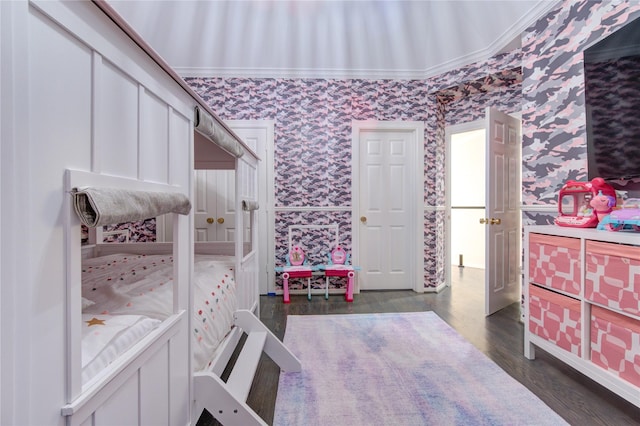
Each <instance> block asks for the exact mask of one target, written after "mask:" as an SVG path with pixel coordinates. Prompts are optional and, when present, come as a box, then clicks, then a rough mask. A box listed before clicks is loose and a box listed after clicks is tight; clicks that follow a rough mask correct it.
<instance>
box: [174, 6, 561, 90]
mask: <svg viewBox="0 0 640 426" xmlns="http://www.w3.org/2000/svg"><path fill="white" fill-rule="evenodd" d="M561 1H562V0H553V1H543V2H540V3H537V4H536V5H535V6H534V7H533V8H532V9H531V10H530V11H529V13H527V14H525V15H524V16H523V17H522V18H521V19H519V20H518V21H516V22H514V23H513V25H511V27H509V29H508V30H507V31H505V32H504V33H503V34H502V35H501V36H500V37H499V38H498V39H496V40H495V41H494V42H493V43H491V44H490V45H489V46H488V47H487V48H485V49H480V50H477V51H475V52H472V53H470V54H468V55H464V56H461V57H458V58H455V59H453V60H450V61H446V62H443V63H440V64H438V65H436V66H433V67H429V68H426V69H404V70H399V69H344V68H343V69H339V68H227V67H180V66H174V67H173V69H174V70H175V71H176V72H177V73H178V75H180V76H181V77H183V78H184V77H220V78H287V79H289V78H290V79H335V80H350V79H364V80H426V79H429V78H431V77H436V76H438V75H441V74H444V73H446V72H449V71H452V70H455V69H459V68H462V67H465V66H467V65H470V64H473V63H475V62H480V61H486V60H487V59H489V58H491V57H492V56H494V55H496V54H499V53H502V52H507V51H510V50H513V49H514V48H519V47H520V41H521V39H520V36H521V34H522V32H523V31H524V30H526V29H527V28H528V27H529V26H531V25H532V24H534V23H535V22H536V21H537V20H538V19H540V18H541V17H542V16H544V15H545V14H546V13H548V12H549V11H550V10H551V9H552V8H554V7H556V6H557V5H558V4H559V3H560V2H561Z"/></svg>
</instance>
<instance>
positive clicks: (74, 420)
mask: <svg viewBox="0 0 640 426" xmlns="http://www.w3.org/2000/svg"><path fill="white" fill-rule="evenodd" d="M0 31H1V33H0V35H1V43H0V67H1V71H2V72H1V73H0V83H1V86H0V94H1V102H2V103H1V104H0V106H1V108H0V112H1V114H2V115H1V117H2V121H1V122H0V131H1V133H2V150H1V151H0V153H1V157H0V160H1V166H2V178H1V179H2V180H1V181H0V184H1V185H2V192H1V202H0V220H1V223H2V227H1V228H0V244H1V245H0V254H1V257H0V259H1V261H0V274H1V277H2V286H1V292H0V319H1V322H0V324H1V326H0V333H1V340H0V382H1V385H0V386H1V387H0V423H1V424H7V425H8V424H16V425H17V424H33V425H36V424H38V425H40V424H43V425H44V424H46V425H60V426H62V425H93V426H100V425H113V424H118V425H138V424H153V425H188V424H195V422H196V421H197V419H198V418H199V416H200V414H201V411H202V409H203V408H206V409H208V410H209V411H210V412H211V414H213V415H214V416H215V417H216V418H218V419H219V420H220V421H221V422H222V423H223V424H243V425H249V424H264V422H263V421H262V419H260V418H259V417H258V416H257V415H256V414H255V413H254V412H253V410H251V409H250V408H249V407H248V406H246V402H245V401H246V396H247V394H248V391H249V388H250V386H251V381H252V379H253V375H254V372H255V368H256V365H257V360H258V359H259V358H260V355H261V353H262V352H263V351H264V352H266V353H267V354H268V355H270V356H271V357H272V358H273V359H274V360H275V361H276V362H277V363H278V365H280V366H281V368H283V369H286V370H289V371H291V370H296V369H299V368H300V363H299V361H298V360H297V359H296V358H295V357H294V356H293V355H292V354H291V353H290V352H289V351H288V350H287V349H286V348H285V347H284V346H283V345H282V344H281V342H279V340H278V339H277V338H275V336H273V334H271V333H270V332H268V330H267V329H266V328H265V327H264V325H262V323H261V322H260V321H259V320H258V319H257V317H256V314H257V313H258V309H259V303H258V301H259V299H258V273H259V272H258V267H257V265H258V263H257V244H255V249H254V250H246V244H244V242H243V241H242V235H241V234H242V233H240V232H239V233H237V234H238V239H239V240H238V241H236V242H235V243H234V244H233V245H232V248H233V251H232V253H231V254H233V255H235V258H236V283H237V285H238V300H239V308H240V309H239V310H238V311H237V312H236V315H235V319H236V326H237V327H235V328H234V332H233V333H231V334H230V337H229V338H228V339H226V341H225V343H224V346H223V347H222V348H221V350H220V351H218V354H219V355H218V357H217V358H216V359H215V360H214V362H213V364H212V370H211V371H207V372H199V373H197V374H194V373H193V371H192V365H191V359H192V348H191V344H190V341H191V333H190V330H191V326H190V324H191V310H192V309H193V308H192V306H193V303H192V295H191V290H190V286H189V282H190V279H191V276H192V274H193V258H194V252H195V251H200V246H198V248H194V247H195V243H194V236H193V234H194V232H193V224H194V220H193V213H191V214H189V215H187V216H181V215H170V217H172V219H171V224H170V225H167V227H168V228H169V229H170V235H171V239H172V242H171V243H169V246H170V249H171V250H172V252H173V255H174V310H173V312H174V313H173V315H171V316H170V317H169V318H168V319H167V320H165V321H164V322H162V324H161V325H160V326H159V327H158V328H157V329H156V330H154V331H153V332H152V333H150V334H149V335H147V336H146V337H145V338H143V339H142V340H141V341H139V342H138V343H137V344H136V345H135V346H134V347H133V348H131V349H130V350H129V351H127V353H126V354H125V355H123V356H121V357H120V358H119V359H118V360H117V361H116V362H114V363H113V365H111V366H110V367H109V368H107V369H106V370H105V371H104V372H103V373H102V374H101V375H100V376H99V377H98V378H97V379H96V380H93V381H91V382H90V383H89V384H88V385H85V386H83V385H82V383H81V367H80V365H81V364H80V357H81V348H80V342H81V334H80V325H81V288H80V284H81V277H80V272H81V258H82V247H81V243H80V222H79V220H78V218H77V217H76V216H75V214H74V213H73V211H72V205H71V196H70V195H69V193H68V192H69V190H70V189H71V188H74V187H76V186H85V185H88V186H115V187H126V188H128V189H139V190H150V191H169V192H180V193H183V194H185V195H187V196H188V197H189V198H190V199H192V200H193V192H194V189H193V175H194V167H203V168H205V167H206V168H214V167H215V168H227V169H234V170H235V171H236V172H235V173H236V212H237V217H236V227H237V228H238V229H244V225H243V222H242V221H243V220H244V219H243V218H244V217H245V216H244V215H243V214H242V210H241V207H240V206H241V202H242V199H257V187H258V185H257V177H256V176H257V174H256V170H257V163H258V158H257V157H256V155H255V153H253V152H252V151H251V150H250V149H249V148H248V147H247V146H246V145H244V144H242V143H241V141H240V143H241V145H242V147H243V149H244V151H245V155H243V156H242V157H240V158H235V157H233V156H231V155H229V154H228V153H227V152H226V151H224V150H223V149H222V148H220V147H218V146H216V145H215V144H214V143H212V142H211V141H208V140H207V139H206V138H204V137H203V136H202V135H201V134H200V133H199V132H197V131H194V108H195V107H196V106H197V107H199V108H201V109H202V110H204V111H207V112H208V113H210V114H211V115H212V116H214V118H215V115H214V114H213V111H211V110H210V108H209V107H207V106H206V104H204V102H203V101H202V100H201V99H200V98H199V97H198V96H197V95H196V94H195V93H194V92H193V91H192V90H191V89H189V88H188V86H187V85H186V83H184V81H183V80H182V79H181V78H180V77H179V76H177V74H176V73H175V72H173V71H172V70H171V68H170V67H169V66H168V65H167V64H166V63H165V62H164V61H163V60H162V59H161V58H160V57H159V56H158V55H157V54H156V53H155V52H154V51H153V50H152V49H151V48H150V47H149V46H148V45H146V43H145V42H144V40H142V39H140V38H139V36H137V34H135V32H133V31H132V30H131V29H130V28H129V27H128V25H127V24H126V22H124V21H123V20H122V19H121V18H120V17H119V16H118V15H117V13H115V12H114V11H113V10H112V9H111V8H110V7H109V6H108V4H104V3H100V2H99V3H92V2H87V1H71V2H58V1H35V0H33V1H22V2H0ZM185 48H188V47H185ZM216 120H217V121H218V123H219V124H220V125H221V126H223V127H224V128H225V129H226V130H227V131H228V133H229V134H230V135H232V136H233V137H234V138H236V139H237V140H238V141H239V139H238V138H237V137H236V136H235V135H234V134H233V132H231V131H230V130H229V129H228V127H226V126H225V125H224V124H223V123H222V122H221V121H219V120H218V119H217V118H216ZM253 225H255V223H254V224H253ZM251 229H252V241H257V238H258V234H257V229H256V227H255V226H252V227H251ZM131 247H133V246H131ZM152 247H154V248H152ZM104 249H105V248H104V247H99V248H98V247H96V248H95V250H104ZM145 249H147V250H158V249H160V250H167V247H166V246H165V247H161V246H160V245H158V246H154V244H149V243H147V244H146V245H145ZM205 249H209V250H211V251H212V252H215V253H218V254H223V253H225V251H226V252H227V253H228V252H230V251H231V250H230V247H229V245H226V247H225V245H224V244H223V245H217V246H216V245H215V244H209V245H204V246H203V250H205ZM119 250H120V251H121V250H122V247H119ZM243 332H245V333H247V335H248V337H247V341H246V343H245V345H244V349H243V351H242V353H241V354H240V356H239V358H238V361H237V362H236V366H239V367H236V368H234V372H232V373H231V378H230V379H229V380H228V381H227V383H224V382H222V381H221V380H220V379H219V374H221V372H222V370H223V369H224V367H225V366H226V363H227V361H228V359H229V357H230V356H231V354H232V353H233V351H234V350H235V348H236V345H237V342H238V341H239V339H240V337H241V335H242V333H243Z"/></svg>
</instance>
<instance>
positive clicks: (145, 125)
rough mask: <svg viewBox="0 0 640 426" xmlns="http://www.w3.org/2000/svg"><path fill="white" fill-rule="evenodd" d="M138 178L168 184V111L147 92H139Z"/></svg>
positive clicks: (165, 106)
mask: <svg viewBox="0 0 640 426" xmlns="http://www.w3.org/2000/svg"><path fill="white" fill-rule="evenodd" d="M140 98H141V99H140V126H141V128H140V152H139V155H140V175H139V176H140V178H141V179H143V180H146V181H150V182H158V183H168V182H169V109H168V107H167V104H166V103H165V102H163V101H161V100H160V99H158V98H157V97H156V96H154V95H152V94H150V93H149V92H147V91H145V90H142V91H140Z"/></svg>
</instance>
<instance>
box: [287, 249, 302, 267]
mask: <svg viewBox="0 0 640 426" xmlns="http://www.w3.org/2000/svg"><path fill="white" fill-rule="evenodd" d="M289 263H290V264H291V265H293V266H300V265H302V264H303V263H304V251H302V248H300V246H293V248H292V249H291V251H290V252H289Z"/></svg>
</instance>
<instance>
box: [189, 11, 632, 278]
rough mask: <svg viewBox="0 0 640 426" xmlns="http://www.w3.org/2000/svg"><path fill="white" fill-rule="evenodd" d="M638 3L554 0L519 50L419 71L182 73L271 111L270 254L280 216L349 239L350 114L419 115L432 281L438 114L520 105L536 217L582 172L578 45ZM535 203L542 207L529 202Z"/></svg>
mask: <svg viewBox="0 0 640 426" xmlns="http://www.w3.org/2000/svg"><path fill="white" fill-rule="evenodd" d="M639 8H640V5H638V4H637V3H636V4H631V3H630V2H628V1H622V2H620V1H615V2H606V3H595V2H589V1H580V2H576V1H575V0H571V1H566V2H562V3H559V5H558V8H557V9H555V10H552V11H551V12H550V13H549V14H548V15H547V16H545V17H543V18H542V19H540V20H539V21H538V22H537V23H536V24H535V25H534V26H532V27H531V28H529V29H528V30H527V31H526V32H525V34H524V35H523V41H522V42H523V48H522V51H520V50H516V51H513V52H509V53H505V54H500V55H496V56H495V57H492V58H490V59H489V60H487V61H483V62H479V63H475V64H472V65H470V66H467V67H463V68H460V69H457V70H454V71H451V72H447V73H444V74H442V75H439V76H437V77H434V78H430V79H426V80H327V79H245V78H187V79H186V80H187V82H188V83H189V84H190V85H191V86H192V87H193V88H194V90H195V91H196V92H198V93H199V94H200V95H201V96H202V97H203V98H204V99H205V100H206V101H207V102H208V103H209V105H210V106H211V107H212V108H213V110H214V111H216V112H217V113H218V114H219V115H220V116H221V117H222V118H223V119H225V120H227V119H228V120H241V119H244V120H259V119H271V120H274V121H275V165H274V166H275V181H276V188H275V190H276V200H275V207H276V259H278V260H280V261H283V259H284V257H285V254H286V251H287V229H288V226H289V225H291V224H307V223H314V224H328V223H339V226H340V234H341V237H342V240H343V241H344V246H345V248H346V249H347V250H348V249H350V247H351V216H350V207H351V202H352V200H351V192H350V186H351V179H350V176H351V168H350V161H351V152H350V148H351V120H416V121H424V123H425V161H424V163H425V168H424V182H425V183H424V185H425V191H424V203H425V217H424V245H425V250H424V261H425V268H424V271H425V274H424V281H425V287H426V288H434V287H437V286H438V285H440V284H441V283H443V282H444V268H445V265H444V255H445V253H444V235H445V229H444V194H445V192H444V163H445V162H444V152H445V149H444V128H445V126H446V125H449V124H460V123H465V122H469V121H473V120H477V119H479V118H482V117H484V109H485V108H486V107H487V106H495V107H497V108H499V109H501V110H503V111H504V112H507V113H519V112H522V119H523V138H524V142H523V164H522V171H523V203H524V209H523V210H524V211H523V220H524V223H525V224H531V223H548V222H549V221H550V220H552V218H553V217H554V216H555V210H554V207H553V205H554V204H555V198H556V193H557V191H558V190H559V188H560V187H561V186H562V183H563V182H564V181H565V180H567V179H585V178H586V148H585V140H584V132H585V124H584V103H583V93H584V89H583V85H584V83H583V81H584V79H583V76H582V62H581V61H582V54H581V52H582V50H583V49H584V48H585V47H586V46H588V45H589V44H590V43H592V42H593V41H594V40H596V39H598V38H600V37H601V36H603V35H605V34H607V33H610V32H611V31H613V30H614V29H615V28H618V27H619V26H621V25H623V23H624V22H627V21H628V20H629V19H630V16H631V15H632V12H634V11H637V10H638V9H639ZM521 67H523V68H521ZM541 204H542V205H544V206H545V207H544V208H543V209H542V210H544V211H543V212H542V213H541V212H539V211H537V208H532V207H531V206H536V207H537V206H538V205H541ZM527 206H529V210H527ZM552 211H553V212H554V213H549V212H552ZM311 240H312V239H310V240H309V242H310V243H311ZM276 285H279V283H276Z"/></svg>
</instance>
